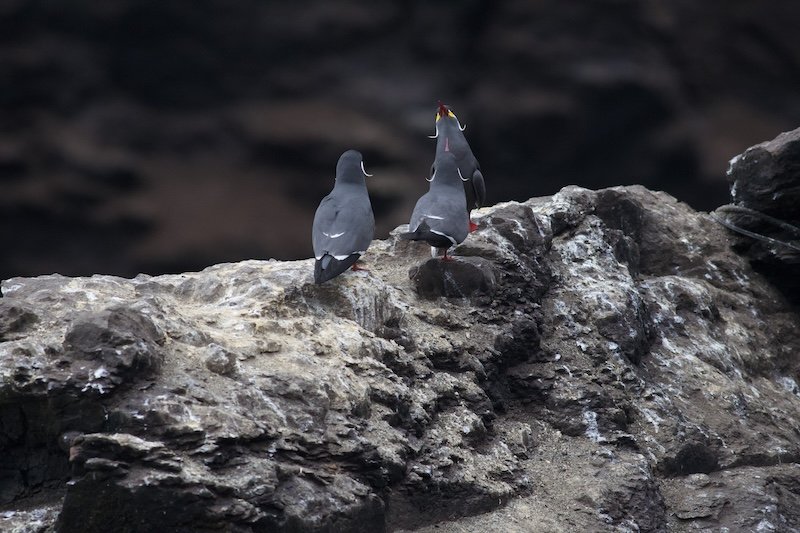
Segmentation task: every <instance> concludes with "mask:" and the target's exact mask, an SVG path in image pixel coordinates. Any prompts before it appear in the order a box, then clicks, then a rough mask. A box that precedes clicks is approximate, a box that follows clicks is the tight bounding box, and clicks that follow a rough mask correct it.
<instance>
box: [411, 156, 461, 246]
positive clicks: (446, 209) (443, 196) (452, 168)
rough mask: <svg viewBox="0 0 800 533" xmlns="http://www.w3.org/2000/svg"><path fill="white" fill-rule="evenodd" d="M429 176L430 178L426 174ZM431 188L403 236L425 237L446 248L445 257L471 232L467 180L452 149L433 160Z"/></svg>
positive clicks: (416, 207) (418, 205)
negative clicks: (465, 188) (466, 195)
mask: <svg viewBox="0 0 800 533" xmlns="http://www.w3.org/2000/svg"><path fill="white" fill-rule="evenodd" d="M426 179H427V178H426ZM428 181H429V182H430V184H431V185H430V190H429V191H428V192H427V193H425V194H424V195H423V196H422V197H421V198H420V199H419V200H417V205H416V206H414V212H413V213H412V214H411V222H410V223H409V225H408V229H409V232H407V233H402V234H400V238H401V239H406V240H411V241H425V242H427V243H428V244H430V245H431V246H432V247H433V248H432V250H431V252H432V253H433V254H434V255H435V253H436V251H437V250H436V249H437V248H438V249H444V259H445V260H447V259H449V258H448V257H447V250H448V248H450V247H451V246H453V245H455V244H458V243H460V242H462V241H463V240H464V239H466V238H467V234H469V215H468V212H467V200H466V197H465V196H464V188H463V185H462V184H463V183H464V182H465V181H466V178H464V177H463V176H462V175H461V171H460V170H459V168H458V165H457V164H456V158H455V156H454V155H453V154H452V153H451V152H443V153H440V154H438V155H437V156H436V160H435V161H434V162H433V173H432V175H431V178H430V179H429V180H428Z"/></svg>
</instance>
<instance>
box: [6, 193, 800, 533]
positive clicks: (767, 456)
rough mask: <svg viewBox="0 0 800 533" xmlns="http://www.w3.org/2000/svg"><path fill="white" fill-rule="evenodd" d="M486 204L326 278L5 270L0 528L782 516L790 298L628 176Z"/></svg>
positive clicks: (794, 466)
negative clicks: (442, 257) (441, 252)
mask: <svg viewBox="0 0 800 533" xmlns="http://www.w3.org/2000/svg"><path fill="white" fill-rule="evenodd" d="M478 222H479V226H480V228H479V230H478V231H476V232H475V233H473V234H471V235H470V236H469V237H468V238H467V240H466V241H465V242H464V243H462V244H461V245H460V246H458V247H457V248H455V251H454V252H455V259H454V261H453V262H452V264H451V265H445V266H442V265H439V264H438V263H437V262H436V261H435V260H434V262H433V263H432V262H431V260H430V259H429V256H428V248H427V247H426V246H417V245H416V244H414V243H409V242H406V241H398V240H397V239H396V238H394V237H390V238H389V239H388V240H385V241H376V242H374V243H373V245H372V247H371V248H370V251H369V253H368V254H367V256H366V257H365V259H367V261H368V266H369V268H370V270H369V271H368V272H348V273H346V274H344V275H342V276H340V277H339V278H336V279H335V280H333V281H331V282H329V283H326V284H324V285H322V286H316V285H313V283H312V261H311V260H306V261H296V262H277V261H244V262H241V263H234V264H220V265H216V266H212V267H209V268H207V269H206V270H204V271H202V272H197V273H186V274H180V275H164V276H158V277H150V276H138V277H136V278H134V279H122V278H115V277H110V276H93V277H88V278H67V277H62V276H58V275H52V276H44V277H40V278H14V279H10V280H6V281H4V282H3V283H2V292H3V298H2V299H0V340H2V343H0V446H2V450H3V453H2V454H1V455H0V474H1V475H0V501H2V507H0V529H2V530H3V531H19V532H22V531H25V532H29V531H30V532H32V531H59V532H63V533H68V532H78V531H80V532H84V533H85V532H90V533H91V532H107V531H175V532H189V531H212V530H217V531H238V532H248V531H304V532H305V531H363V532H368V531H369V532H374V531H384V530H385V531H431V532H432V531H439V532H442V531H444V532H456V531H480V530H483V531H498V532H499V531H503V532H513V531H518V532H526V531H695V530H700V529H704V528H713V529H714V530H717V529H720V530H724V529H723V528H727V530H729V531H755V530H759V531H789V530H794V529H797V528H800V483H799V482H798V481H797V480H798V479H800V466H798V460H800V439H798V434H799V433H800V414H798V413H800V390H798V385H797V380H798V372H800V362H799V361H798V360H797V357H796V354H797V353H798V351H800V319H799V318H798V315H797V313H796V311H795V310H793V308H792V307H790V305H789V304H788V303H787V302H786V301H785V300H784V298H783V296H782V294H781V293H780V292H779V291H778V290H776V288H775V287H773V286H772V285H771V284H770V283H769V282H768V281H767V280H766V279H765V278H764V277H762V276H761V275H759V274H758V273H756V272H754V271H753V269H752V267H751V266H750V264H749V262H748V260H747V259H746V258H745V257H742V256H740V255H738V254H737V253H735V252H734V250H733V249H732V247H731V244H732V242H733V239H732V237H731V236H730V235H729V234H728V232H727V230H725V229H724V228H723V227H721V226H720V225H718V224H717V223H716V222H714V221H713V220H711V219H710V218H709V217H708V216H707V215H704V214H702V213H697V212H694V211H692V210H691V209H690V208H688V207H687V206H686V205H684V204H681V203H678V202H677V201H676V200H675V199H673V198H672V197H670V196H669V195H666V194H664V193H654V192H650V191H648V190H646V189H644V188H642V187H638V186H635V187H618V188H613V189H606V190H601V191H598V192H592V191H589V190H586V189H581V188H577V187H569V188H566V189H564V190H562V191H561V192H559V193H558V194H556V195H554V196H552V197H549V198H536V199H532V200H529V201H527V202H524V203H513V202H511V203H505V204H499V205H497V206H494V207H492V208H488V209H484V210H482V211H481V212H480V213H479V217H478ZM443 276H446V277H448V282H447V283H446V284H444V283H441V282H439V283H438V284H437V281H436V280H437V279H438V280H441V279H442V277H443ZM411 278H413V279H411ZM431 288H432V289H431ZM418 290H419V291H420V293H418V292H417V291H418ZM437 290H439V291H443V292H439V293H437V292H436V291H437ZM442 293H444V294H446V297H441V296H437V294H442Z"/></svg>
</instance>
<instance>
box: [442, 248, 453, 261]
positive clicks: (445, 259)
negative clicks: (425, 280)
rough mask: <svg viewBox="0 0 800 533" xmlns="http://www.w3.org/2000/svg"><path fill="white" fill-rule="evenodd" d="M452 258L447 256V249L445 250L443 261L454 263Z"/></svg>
mask: <svg viewBox="0 0 800 533" xmlns="http://www.w3.org/2000/svg"><path fill="white" fill-rule="evenodd" d="M452 260H453V258H452V257H448V255H447V248H445V249H444V257H442V261H452Z"/></svg>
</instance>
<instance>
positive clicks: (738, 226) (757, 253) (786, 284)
mask: <svg viewBox="0 0 800 533" xmlns="http://www.w3.org/2000/svg"><path fill="white" fill-rule="evenodd" d="M728 181H729V182H730V184H731V196H732V197H733V204H732V205H726V206H723V207H720V208H719V209H718V210H717V212H716V213H715V215H716V216H718V217H719V218H721V219H722V220H723V222H725V223H727V224H730V225H732V227H731V229H734V230H736V231H738V235H737V236H736V237H737V238H736V241H737V242H736V248H737V249H738V250H740V251H741V252H742V253H743V254H744V255H746V256H747V257H749V258H750V260H751V262H752V263H753V266H754V267H755V268H756V270H758V271H759V272H762V273H763V274H764V275H766V276H767V277H770V278H772V279H774V280H775V282H776V285H777V286H778V287H779V288H780V289H781V290H782V291H783V292H784V294H786V296H787V297H788V298H789V299H790V300H791V301H793V302H794V303H795V304H797V305H800V128H798V129H796V130H793V131H790V132H786V133H782V134H780V135H779V136H778V137H776V138H775V139H773V140H771V141H768V142H764V143H761V144H758V145H756V146H752V147H750V148H748V149H747V150H746V151H745V152H744V153H742V154H740V155H738V156H736V157H734V158H733V159H731V162H730V168H729V169H728Z"/></svg>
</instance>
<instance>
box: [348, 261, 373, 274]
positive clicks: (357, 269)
mask: <svg viewBox="0 0 800 533" xmlns="http://www.w3.org/2000/svg"><path fill="white" fill-rule="evenodd" d="M350 268H351V270H355V271H356V272H359V271H363V272H369V269H368V268H364V267H362V266H359V264H358V263H353V266H352V267H350Z"/></svg>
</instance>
